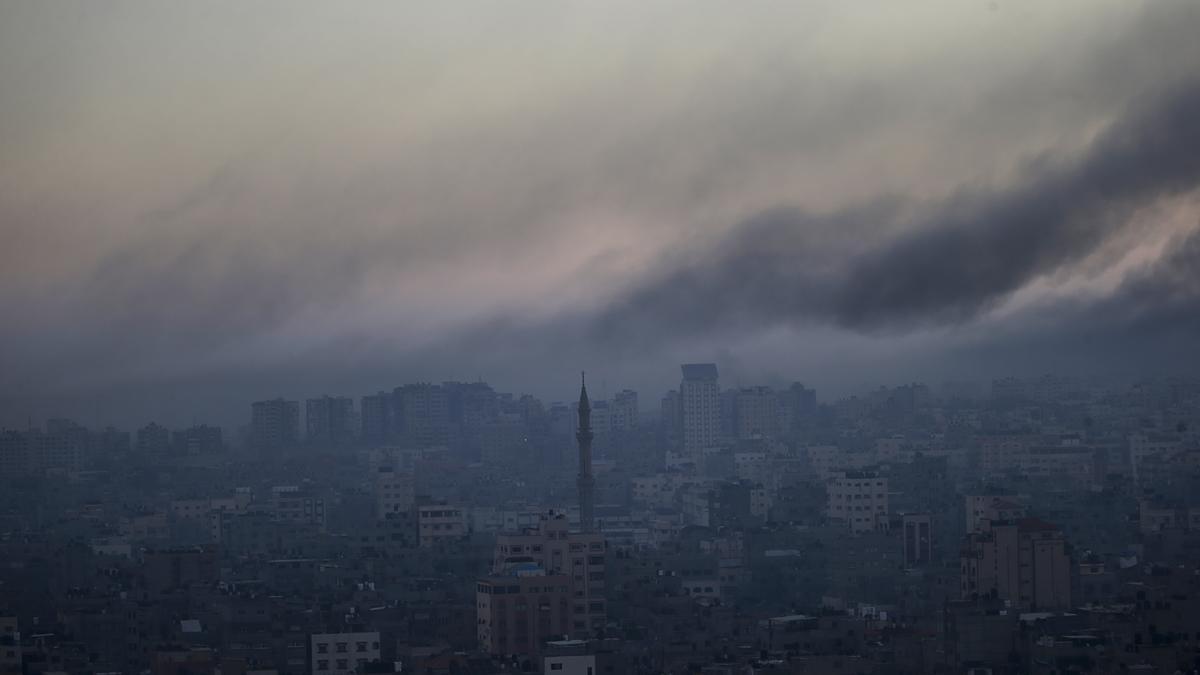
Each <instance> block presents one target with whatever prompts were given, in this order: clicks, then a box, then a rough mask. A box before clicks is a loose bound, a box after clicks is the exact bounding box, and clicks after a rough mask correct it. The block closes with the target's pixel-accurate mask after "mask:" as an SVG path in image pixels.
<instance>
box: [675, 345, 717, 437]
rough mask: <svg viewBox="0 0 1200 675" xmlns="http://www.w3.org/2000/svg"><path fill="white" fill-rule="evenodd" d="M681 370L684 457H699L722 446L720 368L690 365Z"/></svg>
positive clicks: (685, 365)
mask: <svg viewBox="0 0 1200 675" xmlns="http://www.w3.org/2000/svg"><path fill="white" fill-rule="evenodd" d="M681 370H682V371H683V381H681V382H680V383H679V399H680V410H681V415H680V422H681V423H682V433H683V454H685V455H689V456H691V457H698V456H700V455H703V454H704V453H705V451H708V450H711V449H713V448H716V447H718V446H719V444H720V438H721V402H720V397H721V390H720V385H719V383H718V382H717V366H716V364H712V363H687V364H684V365H683V366H681Z"/></svg>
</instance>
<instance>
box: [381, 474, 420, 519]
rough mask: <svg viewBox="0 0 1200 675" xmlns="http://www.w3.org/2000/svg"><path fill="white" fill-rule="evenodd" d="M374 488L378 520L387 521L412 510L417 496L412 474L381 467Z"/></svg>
mask: <svg viewBox="0 0 1200 675" xmlns="http://www.w3.org/2000/svg"><path fill="white" fill-rule="evenodd" d="M373 488H374V492H375V517H376V518H378V519H385V518H388V517H390V516H391V515H393V514H396V513H401V512H407V511H410V510H411V509H412V507H413V503H414V500H415V498H416V495H415V493H414V487H413V477H412V474H411V473H409V472H407V471H396V470H395V469H393V468H392V467H390V466H381V467H379V468H378V469H377V470H376V471H375V481H374V485H373Z"/></svg>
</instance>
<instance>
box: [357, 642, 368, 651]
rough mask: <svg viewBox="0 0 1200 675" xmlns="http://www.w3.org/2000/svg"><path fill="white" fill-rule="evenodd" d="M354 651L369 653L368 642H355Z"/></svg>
mask: <svg viewBox="0 0 1200 675" xmlns="http://www.w3.org/2000/svg"><path fill="white" fill-rule="evenodd" d="M354 651H357V652H365V651H367V643H366V642H355V643H354Z"/></svg>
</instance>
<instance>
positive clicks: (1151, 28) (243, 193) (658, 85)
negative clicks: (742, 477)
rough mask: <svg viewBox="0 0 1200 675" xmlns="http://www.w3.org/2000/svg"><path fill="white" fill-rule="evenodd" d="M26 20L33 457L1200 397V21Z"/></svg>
mask: <svg viewBox="0 0 1200 675" xmlns="http://www.w3.org/2000/svg"><path fill="white" fill-rule="evenodd" d="M3 11H4V19H5V20H4V21H3V22H2V23H3V25H2V26H0V38H2V39H0V87H2V90H3V91H4V92H5V101H6V105H5V107H6V113H5V115H4V116H3V119H2V120H0V137H2V138H3V139H4V147H5V153H4V161H3V162H2V163H0V177H2V178H0V223H2V227H3V232H4V235H5V242H6V245H5V246H4V247H3V250H2V252H0V256H2V258H0V270H2V271H0V274H3V275H4V276H3V282H4V283H3V284H2V289H0V309H3V310H4V312H5V315H6V316H9V317H11V319H10V320H9V321H5V322H4V324H3V327H2V328H0V346H2V348H3V352H4V354H5V359H4V360H5V364H4V368H3V371H2V373H0V393H2V394H3V395H4V397H5V399H4V400H5V401H7V402H8V405H6V406H5V415H6V418H5V422H6V423H8V424H17V423H19V422H21V421H23V420H24V419H25V418H27V417H28V416H30V415H33V416H35V417H43V416H45V415H49V414H55V413H65V412H69V413H71V414H76V415H81V416H85V415H86V416H90V417H91V418H93V419H92V421H94V422H97V423H100V422H110V421H112V422H117V421H120V422H129V423H132V422H134V421H137V420H140V419H141V417H144V416H145V415H144V411H146V410H147V409H149V410H150V411H152V412H153V415H154V416H155V417H157V418H163V419H170V420H175V421H180V422H183V421H187V420H188V419H190V417H191V416H193V415H195V414H196V413H197V412H201V413H202V414H203V415H204V416H207V417H217V418H220V419H223V420H230V419H231V418H233V417H234V416H235V415H240V410H241V405H242V402H241V401H240V400H239V398H240V394H242V393H243V392H244V393H251V392H253V394H254V396H267V395H270V394H273V393H275V392H284V393H289V394H292V395H297V396H300V395H315V394H319V393H321V392H324V391H339V390H346V391H361V392H367V391H371V390H373V389H376V388H378V387H381V386H385V385H387V384H389V383H390V382H392V381H393V380H395V379H396V378H400V379H403V380H419V379H426V380H435V381H437V380H442V379H460V380H470V379H475V378H477V377H480V376H483V377H486V378H488V379H489V380H491V381H497V382H504V383H505V385H506V386H507V387H509V388H511V389H514V390H520V391H529V392H531V393H535V394H538V395H540V396H544V397H547V398H561V397H563V396H564V395H565V394H566V392H568V391H569V389H570V386H569V385H570V374H571V373H574V372H576V371H577V370H579V369H580V368H584V367H586V368H588V369H589V370H591V371H593V373H595V375H596V379H597V383H599V382H600V381H601V379H603V380H606V381H611V382H613V383H614V386H615V383H616V382H618V381H620V382H624V383H627V384H631V385H636V386H638V387H639V388H646V387H653V388H663V387H665V386H669V384H670V383H671V382H672V381H673V378H674V373H673V370H672V368H670V367H667V366H666V365H665V364H670V363H677V362H681V361H688V360H712V359H718V358H719V359H720V360H721V361H722V362H724V363H725V364H726V372H729V373H730V374H736V375H737V376H738V377H740V378H744V379H745V380H746V381H750V380H758V379H774V380H778V381H781V382H782V381H784V380H790V379H803V380H805V381H809V382H813V383H815V384H818V385H820V386H822V387H823V388H824V389H825V390H828V391H831V392H838V393H855V392H859V391H863V390H866V389H869V388H873V387H875V386H878V385H879V384H884V383H888V382H893V381H905V380H911V379H929V380H937V381H940V380H941V379H952V378H959V377H962V376H969V377H984V378H986V377H991V376H995V375H1003V374H1006V373H1009V372H1010V371H1016V372H1024V373H1026V374H1036V373H1041V372H1047V371H1050V370H1056V371H1070V372H1075V373H1101V372H1102V373H1104V374H1117V375H1121V376H1130V375H1134V374H1136V373H1139V372H1142V371H1144V370H1150V371H1152V372H1159V373H1168V372H1175V371H1177V370H1178V369H1179V368H1189V369H1190V368H1192V367H1194V364H1193V363H1192V361H1194V359H1187V358H1185V357H1186V356H1187V355H1188V351H1189V349H1190V348H1191V346H1192V345H1193V344H1194V339H1195V337H1196V325H1195V319H1194V317H1195V316H1196V312H1195V311H1194V310H1195V307H1196V304H1195V300H1196V283H1195V279H1194V270H1195V269H1196V268H1197V266H1196V265H1195V264H1194V258H1195V250H1196V244H1195V239H1194V237H1192V235H1193V233H1194V230H1195V227H1196V215H1197V211H1196V203H1195V191H1194V188H1195V185H1196V179H1197V175H1198V172H1200V159H1197V157H1198V156H1200V155H1198V153H1197V152H1196V149H1197V146H1198V145H1200V143H1198V141H1197V130H1196V125H1195V124H1194V119H1195V118H1196V111H1197V108H1198V106H1200V103H1198V99H1200V93H1198V89H1197V87H1198V85H1197V81H1196V73H1197V68H1196V66H1197V64H1198V63H1200V46H1198V45H1197V41H1196V40H1195V39H1194V29H1195V28H1196V25H1197V8H1196V6H1195V4H1194V3H1190V2H1154V3H1129V2H1091V1H1089V2H1060V3H1053V4H1048V5H1047V4H1042V5H1035V4H1033V3H1012V4H1009V3H1002V2H993V3H987V2H978V3H976V2H969V3H950V2H947V3H937V2H921V3H875V4H870V5H866V6H863V5H856V6H852V7H847V6H843V5H841V4H838V3H780V4H776V5H771V6H769V7H760V8H755V9H746V8H741V7H732V6H729V5H726V4H723V3H708V2H700V3H694V2H689V3H661V4H656V6H654V7H646V6H644V5H643V4H642V3H605V4H604V5H603V6H600V5H587V4H575V3H566V4H558V3H529V4H522V5H517V6H511V5H487V4H475V3H467V4H457V3H456V4H451V5H446V4H443V3H424V4H405V5H395V4H388V3H367V4H364V5H362V6H359V7H357V8H355V9H353V10H347V9H345V8H342V7H337V6H333V5H327V4H321V3H270V2H267V3H255V4H253V5H250V6H245V5H233V4H224V3H196V4H185V5H178V4H169V5H160V4H156V3H144V2H110V3H103V4H82V5H80V4H74V3H37V2H13V3H7V4H6V5H5V7H4V10H3Z"/></svg>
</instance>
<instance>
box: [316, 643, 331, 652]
mask: <svg viewBox="0 0 1200 675" xmlns="http://www.w3.org/2000/svg"><path fill="white" fill-rule="evenodd" d="M317 653H318V654H328V653H329V643H327V642H319V643H317Z"/></svg>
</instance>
